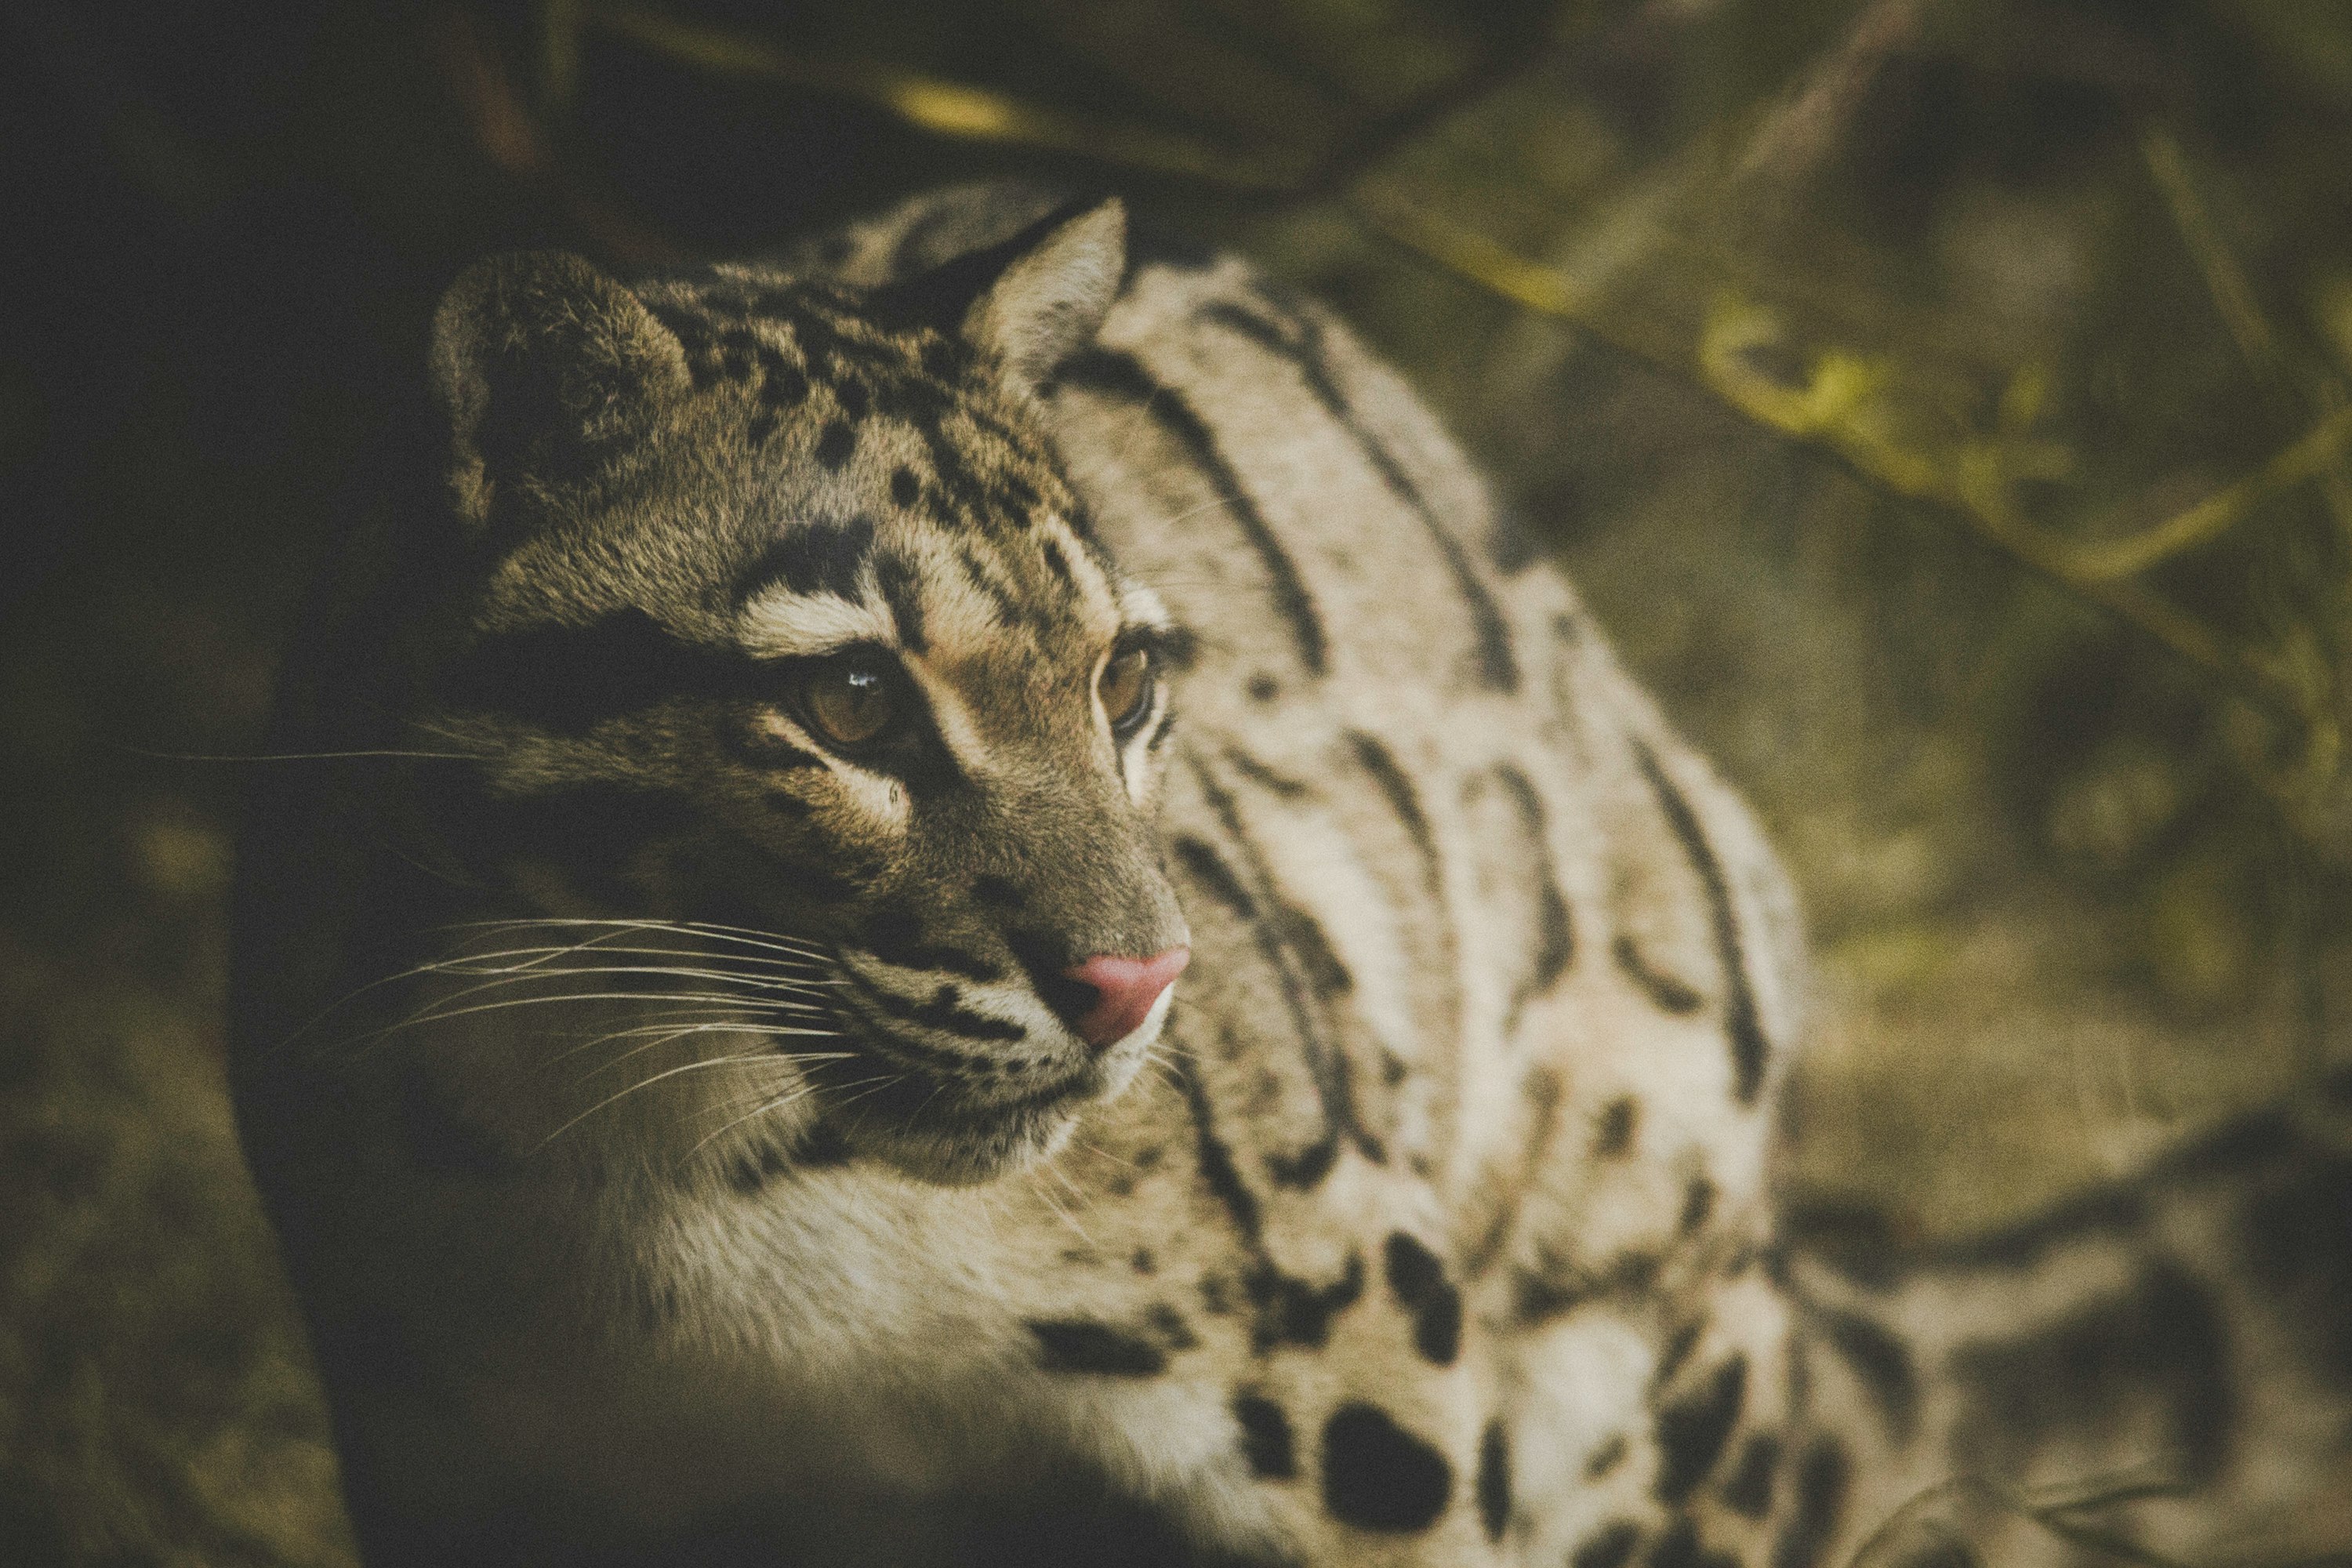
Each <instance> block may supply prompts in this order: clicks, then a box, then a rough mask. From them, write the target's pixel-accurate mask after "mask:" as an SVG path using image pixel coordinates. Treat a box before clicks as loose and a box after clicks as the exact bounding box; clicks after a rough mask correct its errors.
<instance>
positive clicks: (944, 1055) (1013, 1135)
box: [818, 955, 1164, 1184]
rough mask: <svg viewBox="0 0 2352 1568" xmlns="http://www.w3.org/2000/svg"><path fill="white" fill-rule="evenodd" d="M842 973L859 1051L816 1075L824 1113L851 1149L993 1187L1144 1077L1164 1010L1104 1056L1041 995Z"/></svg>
mask: <svg viewBox="0 0 2352 1568" xmlns="http://www.w3.org/2000/svg"><path fill="white" fill-rule="evenodd" d="M861 969H863V970H864V971H865V972H864V973H861ZM841 973H843V975H844V978H845V983H844V984H843V985H842V986H841V988H840V990H839V992H838V993H837V994H836V997H835V1001H836V1005H838V1007H839V1009H840V1012H841V1014H842V1016H843V1021H844V1022H845V1025H847V1026H848V1038H849V1040H850V1041H851V1042H854V1043H855V1044H856V1046H857V1047H859V1048H858V1049H857V1051H856V1053H855V1058H854V1059H851V1060H845V1061H841V1062H836V1063H830V1064H827V1065H826V1068H825V1070H824V1071H822V1072H821V1073H820V1074H819V1075H818V1076H819V1078H820V1100H821V1101H822V1102H823V1103H824V1105H825V1107H826V1109H825V1110H824V1112H822V1113H821V1116H822V1118H823V1120H824V1121H827V1122H829V1123H830V1124H831V1125H832V1127H833V1128H834V1130H835V1131H837V1132H838V1133H839V1134H840V1135H841V1137H842V1139H843V1141H844V1142H845V1143H847V1144H848V1146H849V1147H850V1148H851V1149H852V1150H854V1151H856V1152H861V1153H865V1154H867V1155H870V1156H871V1157H874V1158H877V1159H879V1160H882V1161H884V1162H886V1163H889V1164H892V1165H896V1166H898V1168H899V1169H901V1170H903V1171H905V1172H906V1173H908V1174H909V1175H914V1176H918V1177H920V1178H922V1179H925V1180H929V1181H940V1182H948V1183H954V1184H963V1183H970V1182H975V1181H983V1180H986V1179H988V1178H989V1177H991V1176H993V1175H997V1174H999V1173H1003V1172H1004V1171H1006V1170H1009V1169H1012V1168H1014V1167H1016V1166H1018V1165H1019V1164H1022V1163H1025V1162H1026V1161H1027V1160H1028V1159H1031V1158H1034V1157H1035V1156H1037V1155H1040V1154H1044V1153H1046V1152H1050V1151H1051V1150H1052V1149H1053V1148H1054V1147H1055V1145H1056V1144H1057V1143H1058V1142H1060V1140H1061V1138H1062V1137H1063V1136H1065V1135H1066V1133H1067V1131H1068V1130H1069V1128H1070V1127H1071V1125H1072V1124H1073V1123H1074V1122H1075V1121H1076V1119H1077V1117H1078V1116H1079V1114H1080V1113H1082V1112H1083V1111H1084V1110H1086V1108H1087V1106H1089V1105H1092V1104H1094V1103H1096V1102H1097V1101H1098V1100H1104V1099H1108V1097H1110V1096H1111V1095H1114V1094H1116V1093H1118V1091H1119V1090H1120V1089H1124V1088H1125V1087H1126V1086H1127V1084H1128V1083H1129V1080H1131V1079H1133V1078H1134V1076H1135V1074H1136V1072H1137V1071H1138V1070H1139V1068H1141V1066H1142V1061H1143V1058H1144V1055H1145V1053H1146V1052H1147V1051H1148V1050H1149V1049H1150V1045H1151V1042H1152V1039H1153V1038H1154V1037H1157V1035H1158V1033H1159V1029H1158V1025H1159V1021H1160V1019H1159V1016H1158V1015H1159V1014H1160V1013H1161V1012H1164V1009H1160V1008H1155V1009H1154V1016H1153V1017H1152V1018H1151V1019H1150V1025H1149V1026H1148V1027H1139V1028H1137V1029H1135V1030H1134V1031H1133V1032H1132V1034H1130V1035H1129V1037H1126V1038H1123V1039H1121V1040H1119V1041H1118V1042H1117V1043H1116V1044H1115V1045H1114V1046H1112V1047H1110V1048H1109V1049H1108V1050H1097V1049H1092V1048H1089V1047H1087V1046H1086V1045H1085V1043H1084V1042H1083V1041H1081V1040H1079V1039H1077V1038H1076V1037H1075V1036H1073V1035H1072V1034H1070V1033H1069V1031H1068V1030H1067V1029H1066V1028H1064V1027H1063V1026H1061V1025H1060V1024H1059V1022H1058V1021H1056V1020H1055V1019H1054V1018H1053V1016H1052V1015H1051V1014H1050V1013H1049V1012H1047V1011H1046V1010H1045V1007H1044V1006H1043V1005H1042V1004H1040V1003H1038V1002H1036V1001H1035V1000H1034V997H1028V998H1024V997H1019V996H1015V997H1004V996H999V995H996V994H974V992H973V988H971V987H959V986H956V985H952V984H946V983H937V984H933V985H932V986H931V987H930V990H929V994H917V995H915V996H909V994H908V993H907V992H906V991H903V990H901V989H899V988H898V986H896V985H893V984H888V982H889V981H890V980H891V979H894V978H896V977H895V976H891V975H887V974H877V973H875V972H874V970H873V968H872V966H869V965H860V964H858V963H856V960H855V958H853V957H848V956H847V955H845V962H844V963H842V965H841ZM1024 1000H1025V1003H1026V1005H1024Z"/></svg>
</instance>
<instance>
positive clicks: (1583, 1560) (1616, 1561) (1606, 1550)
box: [1568, 1519, 1642, 1568]
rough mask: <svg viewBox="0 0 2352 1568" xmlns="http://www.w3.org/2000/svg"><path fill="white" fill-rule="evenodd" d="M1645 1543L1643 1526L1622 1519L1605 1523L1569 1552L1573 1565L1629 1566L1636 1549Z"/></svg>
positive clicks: (1584, 1567) (1578, 1567) (1591, 1567)
mask: <svg viewBox="0 0 2352 1568" xmlns="http://www.w3.org/2000/svg"><path fill="white" fill-rule="evenodd" d="M1641 1544H1642V1527H1641V1526H1640V1525H1638V1524H1635V1523H1634V1522H1633V1521H1632V1520H1628V1519H1621V1520H1618V1521H1615V1522H1614V1523H1612V1524H1604V1525H1602V1526H1601V1528H1600V1529H1599V1530H1598V1531H1594V1532H1593V1533H1592V1534H1591V1535H1590V1536H1588V1537H1587V1538H1586V1539H1585V1540H1584V1541H1582V1542H1580V1543H1579V1544H1578V1546H1577V1548H1576V1550H1575V1551H1574V1552H1570V1554H1569V1559H1568V1562H1569V1568H1625V1564H1626V1563H1630V1562H1632V1561H1633V1548H1635V1547H1636V1546H1639V1545H1641Z"/></svg>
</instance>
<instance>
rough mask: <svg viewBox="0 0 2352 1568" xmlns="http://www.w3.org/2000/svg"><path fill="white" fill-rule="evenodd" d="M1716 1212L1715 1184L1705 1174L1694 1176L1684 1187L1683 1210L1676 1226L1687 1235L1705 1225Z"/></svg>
mask: <svg viewBox="0 0 2352 1568" xmlns="http://www.w3.org/2000/svg"><path fill="white" fill-rule="evenodd" d="M1713 1213H1715V1184H1714V1183H1713V1182H1710V1181H1708V1180H1707V1179H1706V1177H1705V1176H1693V1177H1692V1178H1691V1180H1690V1185H1689V1186H1687V1187H1685V1188H1684V1189H1683V1212H1682V1214H1681V1215H1679V1216H1678V1217H1677V1218H1676V1219H1675V1229H1677V1230H1679V1231H1681V1232H1682V1233H1683V1234H1684V1235H1685V1236H1688V1235H1690V1234H1691V1232H1693V1231H1695V1230H1696V1229H1697V1228H1698V1227H1699V1226H1703V1225H1705V1224H1706V1221H1707V1216H1708V1215H1712V1214H1713Z"/></svg>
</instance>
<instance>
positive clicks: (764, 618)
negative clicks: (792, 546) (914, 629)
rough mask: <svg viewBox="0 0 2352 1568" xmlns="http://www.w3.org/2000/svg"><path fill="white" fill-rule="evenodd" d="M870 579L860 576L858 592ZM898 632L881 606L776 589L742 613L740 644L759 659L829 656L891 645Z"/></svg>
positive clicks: (859, 599) (761, 597)
mask: <svg viewBox="0 0 2352 1568" xmlns="http://www.w3.org/2000/svg"><path fill="white" fill-rule="evenodd" d="M871 576H872V574H871V573H870V572H869V573H866V574H864V575H863V576H861V577H860V578H859V580H858V587H859V588H860V589H861V590H863V589H865V587H866V584H867V580H868V579H870V577H871ZM897 630H898V628H897V626H895V625H894V624H893V623H892V621H891V619H890V612H889V611H888V610H887V609H885V608H883V607H882V606H880V605H873V604H869V603H867V602H866V600H865V599H863V598H858V599H844V598H840V597H837V596H836V595H832V594H794V593H792V592H791V591H789V590H787V589H782V588H778V589H773V590H771V591H770V592H768V593H765V594H762V595H760V596H759V597H757V598H755V599H753V600H752V601H751V603H750V604H749V605H745V606H744V609H743V646H744V647H745V648H746V649H748V650H749V651H750V652H751V654H752V655H754V656H755V657H758V658H793V657H796V656H801V655H806V654H816V653H830V652H831V651H832V650H833V649H835V648H837V647H845V646H847V645H848V644H850V643H856V642H875V643H881V644H883V645H884V646H886V647H889V646H895V644H896V643H897V641H898V637H897Z"/></svg>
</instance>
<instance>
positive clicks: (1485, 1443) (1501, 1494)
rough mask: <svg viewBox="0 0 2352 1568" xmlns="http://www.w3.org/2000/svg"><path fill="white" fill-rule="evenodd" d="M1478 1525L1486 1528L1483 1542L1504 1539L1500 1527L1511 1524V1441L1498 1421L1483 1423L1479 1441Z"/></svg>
mask: <svg viewBox="0 0 2352 1568" xmlns="http://www.w3.org/2000/svg"><path fill="white" fill-rule="evenodd" d="M1477 1493H1478V1522H1479V1523H1480V1524H1483V1525H1485V1526H1486V1539H1487V1540H1489V1541H1500V1540H1502V1539H1503V1527H1504V1526H1505V1525H1507V1524H1508V1523H1510V1521H1511V1438H1510V1434H1509V1433H1507V1432H1506V1431H1504V1430H1503V1424H1502V1423H1501V1422H1500V1421H1489V1422H1487V1423H1486V1436H1483V1437H1481V1438H1479V1440H1478V1485H1477Z"/></svg>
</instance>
